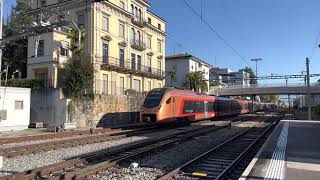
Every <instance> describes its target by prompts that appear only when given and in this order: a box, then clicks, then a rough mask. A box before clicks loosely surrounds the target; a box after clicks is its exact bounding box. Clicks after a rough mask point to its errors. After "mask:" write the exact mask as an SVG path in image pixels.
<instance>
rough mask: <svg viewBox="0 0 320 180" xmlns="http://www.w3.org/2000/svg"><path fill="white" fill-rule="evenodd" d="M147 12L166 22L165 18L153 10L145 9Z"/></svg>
mask: <svg viewBox="0 0 320 180" xmlns="http://www.w3.org/2000/svg"><path fill="white" fill-rule="evenodd" d="M147 12H148V13H150V14H151V15H153V16H155V17H157V18H159V19H160V20H161V21H163V22H164V23H167V21H166V20H164V19H163V18H162V17H160V16H158V15H157V14H155V13H154V12H152V11H150V10H149V9H147Z"/></svg>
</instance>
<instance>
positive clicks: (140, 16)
mask: <svg viewBox="0 0 320 180" xmlns="http://www.w3.org/2000/svg"><path fill="white" fill-rule="evenodd" d="M141 18H142V13H141V9H139V14H138V20H139V21H140V20H141Z"/></svg>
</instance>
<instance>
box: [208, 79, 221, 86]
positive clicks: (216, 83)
mask: <svg viewBox="0 0 320 180" xmlns="http://www.w3.org/2000/svg"><path fill="white" fill-rule="evenodd" d="M219 85H220V82H219V81H218V80H215V81H211V82H210V86H219Z"/></svg>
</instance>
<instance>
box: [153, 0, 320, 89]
mask: <svg viewBox="0 0 320 180" xmlns="http://www.w3.org/2000/svg"><path fill="white" fill-rule="evenodd" d="M149 2H150V3H151V5H152V7H151V10H152V11H153V12H155V13H156V14H158V15H159V16H161V17H163V18H164V19H165V20H166V21H167V32H168V37H167V48H166V51H167V55H170V54H173V52H174V49H176V51H177V52H179V53H185V52H188V53H191V54H193V55H195V56H197V57H200V58H202V59H203V60H205V61H207V62H209V63H210V64H211V65H217V66H219V67H228V68H230V69H232V70H238V69H239V68H241V67H244V66H246V64H245V63H244V62H243V61H242V60H241V58H240V57H238V56H237V55H236V54H235V53H234V52H233V51H232V50H231V49H230V48H228V47H227V46H226V45H225V44H224V43H223V42H222V41H221V40H220V39H219V38H218V37H217V36H216V35H215V34H214V33H213V32H212V31H211V30H210V29H209V28H208V27H207V26H206V25H205V24H204V23H203V22H202V21H201V19H200V18H199V17H197V16H196V15H195V14H194V13H193V12H192V11H191V10H190V9H189V8H188V7H187V6H186V5H185V3H184V0H149ZM188 2H189V3H190V4H191V5H192V6H193V8H195V9H196V10H197V11H199V12H200V10H201V0H188ZM319 7H320V1H319V0H203V11H202V12H203V16H204V17H205V18H206V20H207V21H208V23H209V24H210V25H212V26H213V27H215V28H216V30H217V31H218V32H219V33H220V34H222V35H223V37H224V38H225V39H226V40H227V41H228V42H229V43H230V44H231V45H232V46H233V47H234V48H235V49H236V50H238V51H239V52H240V54H241V55H242V56H243V57H245V58H246V59H248V61H250V59H252V58H259V57H261V58H263V61H262V62H261V63H259V65H258V68H259V70H258V72H259V75H270V74H271V73H276V74H298V73H301V71H302V70H305V58H306V57H307V56H309V57H310V56H311V54H312V49H313V47H314V42H315V41H316V37H317V34H319V32H320V10H319ZM318 42H319V43H320V41H318ZM177 43H178V44H182V47H181V46H179V45H177ZM214 59H216V61H215V60H214ZM319 61H320V48H316V49H315V51H314V56H313V58H312V59H311V72H312V73H320V62H319ZM215 62H216V63H215ZM250 64H251V66H252V67H253V68H255V64H254V63H253V62H250ZM318 79H320V77H318ZM313 80H314V79H313ZM283 81H284V80H283ZM283 81H282V82H283ZM289 82H292V83H295V82H297V83H299V82H300V83H301V82H302V81H298V80H290V81H289Z"/></svg>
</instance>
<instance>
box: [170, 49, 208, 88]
mask: <svg viewBox="0 0 320 180" xmlns="http://www.w3.org/2000/svg"><path fill="white" fill-rule="evenodd" d="M211 68H212V66H211V65H210V64H209V63H207V62H205V61H203V60H201V59H199V58H197V57H195V56H193V55H190V54H178V55H173V56H167V57H166V71H167V73H168V72H170V71H175V72H176V78H175V79H172V80H171V77H170V76H169V75H167V76H166V84H171V85H172V86H175V87H182V86H183V83H184V82H185V78H186V75H187V74H188V73H189V72H195V71H202V72H203V73H204V78H205V79H206V82H207V86H208V88H209V70H210V69H211ZM171 81H172V83H171ZM208 90H209V89H208Z"/></svg>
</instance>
